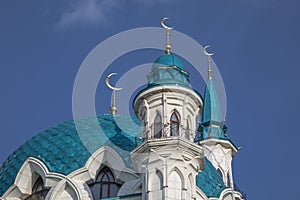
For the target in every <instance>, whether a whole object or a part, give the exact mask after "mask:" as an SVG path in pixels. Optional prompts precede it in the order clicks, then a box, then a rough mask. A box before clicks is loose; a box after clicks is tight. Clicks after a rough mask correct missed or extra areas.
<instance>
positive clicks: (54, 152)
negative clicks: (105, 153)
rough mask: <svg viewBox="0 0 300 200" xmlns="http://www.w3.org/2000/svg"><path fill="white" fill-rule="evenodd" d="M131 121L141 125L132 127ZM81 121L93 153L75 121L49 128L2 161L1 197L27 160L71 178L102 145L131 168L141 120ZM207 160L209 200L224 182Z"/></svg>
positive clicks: (200, 180)
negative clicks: (34, 161) (132, 154)
mask: <svg viewBox="0 0 300 200" xmlns="http://www.w3.org/2000/svg"><path fill="white" fill-rule="evenodd" d="M132 121H134V123H136V124H137V125H138V126H132ZM78 122H79V123H80V128H81V129H84V130H86V133H87V134H86V136H87V137H85V139H84V140H85V141H84V142H85V143H86V144H88V145H89V149H92V151H91V150H90V151H88V150H87V149H86V147H85V145H84V144H83V142H82V140H81V138H80V137H79V135H78V132H77V130H76V127H75V122H74V121H68V122H64V123H61V124H59V125H57V126H54V127H52V128H50V129H47V130H45V131H44V132H42V133H40V134H38V135H37V136H35V137H33V138H32V139H30V140H29V141H27V142H26V143H24V144H23V145H21V146H20V147H19V148H18V149H17V150H16V151H15V152H13V153H12V154H11V155H10V156H9V157H8V158H7V160H6V161H4V162H3V164H2V166H1V167H0V197H1V196H2V195H3V194H4V192H5V191H6V190H7V189H8V188H9V187H10V186H11V185H13V183H14V181H15V178H16V176H17V174H18V172H19V170H20V169H21V167H22V165H23V163H24V162H25V161H26V160H27V158H28V157H34V158H37V159H39V160H40V161H42V162H43V163H44V164H45V165H46V166H47V168H48V169H49V171H51V172H57V173H60V174H64V175H68V174H70V173H71V172H73V171H75V170H77V169H79V168H82V167H84V165H85V164H86V162H87V160H88V159H89V158H90V156H91V155H92V153H94V152H95V151H96V150H98V149H99V148H101V147H103V146H110V147H111V148H113V149H114V150H116V151H117V152H118V153H119V154H120V156H121V157H122V158H123V160H124V163H125V165H126V166H127V167H129V168H132V163H131V157H130V152H131V151H132V150H133V149H134V148H135V147H136V146H138V145H140V144H141V140H140V139H139V138H138V137H137V135H131V134H130V133H135V134H140V131H141V130H140V127H139V126H140V121H139V120H138V119H136V118H133V117H130V116H126V115H110V114H104V115H98V116H97V124H95V123H94V118H84V119H80V120H79V121H78ZM116 122H117V123H116ZM99 124H100V125H101V128H102V130H103V131H104V134H105V136H106V138H107V140H105V138H104V139H103V137H100V138H102V141H99V140H98V138H99V136H103V133H99V132H98V131H97V129H96V128H95V127H97V126H98V125H99ZM120 127H122V129H121V128H120ZM124 130H126V131H125V132H124ZM120 149H122V150H124V151H120ZM205 161H206V162H205V163H206V166H205V168H204V170H203V171H202V172H201V173H199V174H198V175H197V177H196V183H197V186H198V187H199V188H200V189H201V190H202V191H203V192H204V193H205V194H206V195H207V196H208V197H218V196H219V195H220V193H221V191H222V190H223V189H225V186H224V183H223V181H222V179H221V178H220V175H219V174H218V172H217V170H216V169H215V168H214V167H213V166H212V164H211V163H210V162H209V160H208V159H206V158H205Z"/></svg>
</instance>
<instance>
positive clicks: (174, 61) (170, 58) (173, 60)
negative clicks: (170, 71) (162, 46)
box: [152, 54, 184, 70]
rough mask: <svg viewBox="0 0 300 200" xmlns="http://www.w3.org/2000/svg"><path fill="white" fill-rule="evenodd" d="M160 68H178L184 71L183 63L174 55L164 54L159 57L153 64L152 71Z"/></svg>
mask: <svg viewBox="0 0 300 200" xmlns="http://www.w3.org/2000/svg"><path fill="white" fill-rule="evenodd" d="M158 66H177V67H179V68H180V69H184V67H183V64H182V61H181V60H180V58H178V57H177V56H175V55H174V54H163V55H161V56H160V57H158V58H157V59H156V60H155V61H154V63H153V66H152V70H154V69H155V68H156V67H158Z"/></svg>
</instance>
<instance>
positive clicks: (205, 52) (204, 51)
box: [203, 45, 214, 56]
mask: <svg viewBox="0 0 300 200" xmlns="http://www.w3.org/2000/svg"><path fill="white" fill-rule="evenodd" d="M208 47H209V45H206V46H205V47H204V48H203V53H204V54H205V55H207V56H213V55H214V54H213V53H207V51H206V49H207V48H208Z"/></svg>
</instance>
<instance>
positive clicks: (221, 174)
mask: <svg viewBox="0 0 300 200" xmlns="http://www.w3.org/2000/svg"><path fill="white" fill-rule="evenodd" d="M217 171H218V173H219V174H220V176H221V178H222V179H223V173H222V172H221V170H220V169H218V170H217Z"/></svg>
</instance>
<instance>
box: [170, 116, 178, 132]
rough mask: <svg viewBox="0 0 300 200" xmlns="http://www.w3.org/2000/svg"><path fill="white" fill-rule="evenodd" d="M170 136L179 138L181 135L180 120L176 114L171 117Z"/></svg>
mask: <svg viewBox="0 0 300 200" xmlns="http://www.w3.org/2000/svg"><path fill="white" fill-rule="evenodd" d="M170 129H171V132H170V135H171V136H178V135H179V118H178V116H177V114H176V113H175V112H173V114H172V115H171V119H170Z"/></svg>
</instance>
